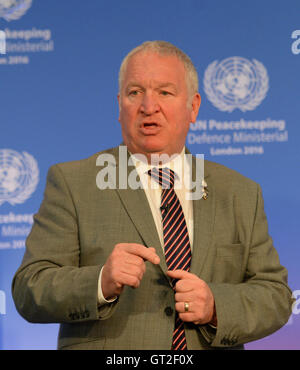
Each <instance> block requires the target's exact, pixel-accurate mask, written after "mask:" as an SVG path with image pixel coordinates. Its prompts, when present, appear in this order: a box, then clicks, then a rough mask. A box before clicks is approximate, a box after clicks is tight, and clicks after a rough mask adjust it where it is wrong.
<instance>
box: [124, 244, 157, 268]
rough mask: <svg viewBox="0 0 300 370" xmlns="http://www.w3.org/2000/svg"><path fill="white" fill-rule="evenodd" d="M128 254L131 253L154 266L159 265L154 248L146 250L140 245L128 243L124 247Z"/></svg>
mask: <svg viewBox="0 0 300 370" xmlns="http://www.w3.org/2000/svg"><path fill="white" fill-rule="evenodd" d="M125 249H126V251H127V252H128V253H132V254H134V255H136V256H139V257H141V258H143V259H144V260H145V261H149V262H151V263H153V264H154V265H157V264H159V262H160V258H159V257H158V255H157V254H156V251H155V249H154V248H152V247H151V248H147V247H145V246H144V245H142V244H135V243H130V244H129V243H128V244H127V245H126V247H125Z"/></svg>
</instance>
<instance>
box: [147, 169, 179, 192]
mask: <svg viewBox="0 0 300 370" xmlns="http://www.w3.org/2000/svg"><path fill="white" fill-rule="evenodd" d="M148 175H149V176H151V177H152V178H153V179H154V180H155V181H156V182H158V183H159V185H160V186H161V187H162V188H163V189H171V188H173V187H174V181H175V173H174V171H172V170H171V169H170V168H167V167H165V168H156V167H154V168H152V170H149V171H148Z"/></svg>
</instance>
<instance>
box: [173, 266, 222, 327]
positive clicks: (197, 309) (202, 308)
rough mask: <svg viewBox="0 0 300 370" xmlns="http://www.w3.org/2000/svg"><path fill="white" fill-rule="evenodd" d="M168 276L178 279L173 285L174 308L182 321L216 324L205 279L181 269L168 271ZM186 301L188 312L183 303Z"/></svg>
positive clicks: (212, 302)
mask: <svg viewBox="0 0 300 370" xmlns="http://www.w3.org/2000/svg"><path fill="white" fill-rule="evenodd" d="M167 274H168V276H169V277H170V278H172V279H178V282H177V283H176V285H175V290H176V293H175V301H176V304H175V309H176V311H177V312H178V313H179V317H180V319H181V320H182V321H186V322H193V323H194V324H196V325H198V324H207V323H210V324H213V325H215V326H216V324H217V322H216V318H215V311H214V303H215V302H214V296H213V294H212V291H211V290H210V288H209V286H208V285H207V284H206V283H205V281H203V280H201V279H200V278H198V276H196V275H194V274H191V273H190V272H187V271H183V270H175V271H168V272H167ZM185 302H186V303H188V306H189V308H188V312H186V311H185V309H184V303H185Z"/></svg>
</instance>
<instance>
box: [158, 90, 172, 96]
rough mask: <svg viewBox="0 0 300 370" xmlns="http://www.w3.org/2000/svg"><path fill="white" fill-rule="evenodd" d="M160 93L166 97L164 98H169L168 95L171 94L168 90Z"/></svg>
mask: <svg viewBox="0 0 300 370" xmlns="http://www.w3.org/2000/svg"><path fill="white" fill-rule="evenodd" d="M160 93H161V95H164V96H167V95H170V94H171V93H170V92H169V91H166V90H162V91H161V92H160Z"/></svg>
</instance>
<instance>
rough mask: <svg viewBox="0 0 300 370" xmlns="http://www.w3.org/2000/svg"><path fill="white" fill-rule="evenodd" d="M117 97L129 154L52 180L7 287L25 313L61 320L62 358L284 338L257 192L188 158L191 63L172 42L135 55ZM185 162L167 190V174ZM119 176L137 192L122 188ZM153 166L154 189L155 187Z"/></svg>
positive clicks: (99, 158) (282, 298) (274, 264)
mask: <svg viewBox="0 0 300 370" xmlns="http://www.w3.org/2000/svg"><path fill="white" fill-rule="evenodd" d="M118 101H119V110H120V115H119V121H120V124H121V129H122V135H123V140H124V144H125V146H126V150H124V146H120V147H117V148H113V149H110V150H107V151H104V152H101V153H97V154H95V155H94V156H92V157H90V158H88V159H85V160H82V161H74V162H70V163H61V164H58V165H55V166H52V167H51V168H50V170H49V173H48V179H47V186H46V191H45V196H44V200H43V203H42V205H41V207H40V210H39V212H38V213H37V215H35V220H34V226H33V228H32V231H31V233H30V235H29V237H28V239H27V246H26V252H25V255H24V259H23V261H22V264H21V266H20V268H19V269H18V271H17V272H16V274H15V277H14V280H13V286H12V290H13V297H14V300H15V304H16V307H17V309H18V311H19V312H20V314H21V315H22V316H23V317H24V318H25V319H27V320H28V321H30V322H38V323H55V322H58V323H61V326H60V332H59V340H58V348H61V349H160V350H166V349H171V348H172V349H190V350H192V349H217V348H234V349H238V348H243V344H244V343H246V342H249V341H253V340H257V339H259V338H262V337H264V336H266V335H269V334H271V333H272V332H274V331H276V330H278V329H279V328H280V327H281V326H282V325H284V324H285V323H286V322H287V320H288V318H289V316H290V314H291V305H292V298H291V291H290V289H289V287H288V285H287V271H286V269H285V268H284V267H282V266H281V265H280V263H279V258H278V255H277V252H276V250H275V249H274V247H273V244H272V240H271V238H270V236H269V235H268V227H267V221H266V217H265V213H264V209H263V199H262V195H261V190H260V187H259V185H257V184H256V183H254V182H253V181H251V180H249V179H247V178H245V177H244V176H242V175H240V174H238V173H237V172H235V171H233V170H230V169H228V168H226V167H224V166H221V165H218V164H216V163H212V162H209V161H204V179H203V180H199V177H197V175H198V172H199V171H198V169H199V168H198V166H197V164H198V161H197V160H196V159H195V158H193V159H192V161H191V162H188V161H187V160H186V157H187V156H188V155H189V152H188V151H187V149H186V148H185V139H186V136H187V133H188V130H189V126H190V124H191V123H194V122H195V121H196V118H197V114H198V110H199V107H200V102H201V98H200V95H199V93H198V78H197V72H196V70H195V68H194V66H193V64H192V62H191V60H190V59H189V57H188V56H187V55H185V54H184V53H183V52H182V51H181V50H179V49H178V48H176V47H175V46H173V45H172V44H170V43H167V42H146V43H144V44H142V45H140V46H138V47H137V48H136V49H134V50H132V51H131V52H130V53H129V54H128V55H127V57H126V58H125V59H124V61H123V63H122V65H121V69H120V76H119V94H118ZM127 149H128V150H127ZM124 153H125V161H124ZM140 159H141V160H140ZM124 163H125V165H124ZM178 163H179V164H180V163H181V164H183V172H182V173H178V172H176V170H175V171H174V172H172V171H171V172H169V173H171V175H170V176H169V177H168V176H167V177H168V181H169V180H170V183H169V184H168V185H169V186H168V187H167V188H168V190H166V189H165V188H164V186H163V184H162V183H161V181H162V179H165V172H164V171H165V169H169V168H170V169H171V170H174V168H177V167H176V166H177V165H178ZM124 167H126V173H128V171H127V170H129V169H131V170H134V171H135V175H136V176H135V177H134V178H135V183H136V182H139V184H140V185H142V186H137V187H135V186H127V187H126V186H123V185H122V186H120V184H121V183H122V184H123V180H122V179H121V174H122V171H123V170H124ZM200 167H201V166H200ZM154 168H155V170H157V169H158V168H159V171H160V172H159V176H157V181H158V179H159V181H160V182H159V181H158V183H157V184H156V185H157V186H147V185H149V183H151V184H152V185H153V183H152V180H153V179H152V178H151V177H155V176H153V174H154V171H153V169H154ZM149 170H151V171H152V172H149ZM179 172H180V171H179ZM200 172H201V171H200ZM186 173H187V174H190V176H189V177H188V178H189V179H190V180H189V181H190V182H186V183H185V182H184V181H183V178H184V176H185V174H186ZM103 174H105V176H104V175H103ZM149 175H150V176H149ZM130 176H132V172H131V174H130ZM130 176H129V177H130ZM129 177H128V179H129ZM131 180H132V177H131ZM157 181H156V182H157ZM192 183H193V184H194V185H195V186H196V187H197V188H198V190H199V188H200V189H201V196H196V197H195V196H194V197H193V196H191V194H192V190H191V187H190V186H189V185H190V184H192ZM127 184H129V185H130V184H132V181H131V182H130V181H128V183H127ZM170 184H171V185H170ZM176 185H177V186H176ZM170 187H171V189H170ZM166 194H167V195H166ZM168 194H171V195H170V199H171V197H172V199H173V200H172V202H173V203H172V202H171V200H170V202H169V200H164V199H163V197H164V196H165V197H167V196H168ZM165 199H167V198H165ZM174 204H176V207H177V209H179V210H180V212H179V211H178V215H177V214H176V215H175V214H174V213H173V214H172V212H175V211H174V210H173V211H172V207H173V208H175V207H174ZM168 217H169V219H168ZM175 219H176V220H175ZM166 220H167V221H166ZM176 222H178V226H177V224H176ZM179 223H180V224H179ZM170 225H171V226H170ZM172 225H173V226H172ZM168 227H170V229H169V230H168ZM172 227H173V229H172ZM166 230H167V231H166ZM178 230H180V233H179V232H178ZM167 233H169V234H172V237H173V236H174V241H172V243H170V238H169V237H167V236H166V234H167ZM183 240H185V242H184V243H183V242H182V241H183ZM168 243H169V244H168ZM183 244H185V245H184V246H183ZM169 247H170V250H171V252H170V253H171V255H172V256H174V258H175V260H176V258H178V261H179V260H180V261H179V262H178V263H177V262H174V263H173V264H172V263H171V264H170V261H169V260H170V258H171V257H170V258H169V257H167V248H169ZM183 247H184V248H186V249H185V250H186V252H185V250H184V252H182V248H183ZM168 251H169V249H168ZM165 253H166V256H165ZM180 253H182V257H178V256H179V254H180ZM183 254H184V255H183ZM172 258H173V257H172ZM176 261H177V260H176ZM181 262H182V265H181V264H180V263H181ZM179 334H180V335H179ZM178 336H179V337H178Z"/></svg>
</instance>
